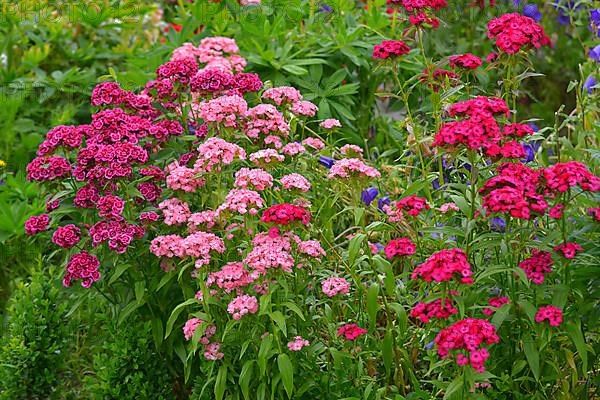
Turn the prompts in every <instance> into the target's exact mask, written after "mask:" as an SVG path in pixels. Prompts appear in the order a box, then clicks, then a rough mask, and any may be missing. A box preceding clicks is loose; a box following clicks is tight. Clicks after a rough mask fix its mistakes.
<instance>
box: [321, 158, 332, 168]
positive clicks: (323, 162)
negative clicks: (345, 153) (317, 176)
mask: <svg viewBox="0 0 600 400" xmlns="http://www.w3.org/2000/svg"><path fill="white" fill-rule="evenodd" d="M319 164H321V165H322V166H324V167H325V168H328V169H331V168H332V167H333V165H334V164H335V160H334V159H333V158H331V157H325V156H319Z"/></svg>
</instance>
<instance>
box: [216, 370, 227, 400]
mask: <svg viewBox="0 0 600 400" xmlns="http://www.w3.org/2000/svg"><path fill="white" fill-rule="evenodd" d="M225 385H227V365H221V368H219V372H218V373H217V380H216V381H215V400H223V396H224V395H225Z"/></svg>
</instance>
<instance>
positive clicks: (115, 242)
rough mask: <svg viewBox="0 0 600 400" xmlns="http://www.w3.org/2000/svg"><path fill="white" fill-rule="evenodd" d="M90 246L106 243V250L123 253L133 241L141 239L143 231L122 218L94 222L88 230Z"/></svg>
mask: <svg viewBox="0 0 600 400" xmlns="http://www.w3.org/2000/svg"><path fill="white" fill-rule="evenodd" d="M89 233H90V236H91V237H92V246H93V247H97V246H99V245H100V244H102V243H104V242H107V243H108V248H109V249H111V250H113V251H114V252H116V253H118V254H122V253H125V251H127V248H128V247H129V245H130V244H131V243H132V242H133V239H134V238H135V239H141V238H142V237H143V236H144V233H145V230H144V228H142V227H141V226H138V225H135V224H129V223H128V222H127V221H125V220H124V219H122V218H119V219H106V220H102V221H98V222H96V223H95V224H94V225H92V227H91V228H90V231H89Z"/></svg>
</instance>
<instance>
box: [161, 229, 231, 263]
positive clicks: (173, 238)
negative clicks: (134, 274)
mask: <svg viewBox="0 0 600 400" xmlns="http://www.w3.org/2000/svg"><path fill="white" fill-rule="evenodd" d="M211 251H216V252H217V253H223V252H225V243H224V242H223V239H221V238H220V237H218V236H216V235H215V234H212V233H207V232H195V233H192V234H191V235H189V236H187V237H185V238H183V237H181V236H179V235H166V236H157V237H156V238H154V239H153V240H152V242H151V243H150V252H151V253H152V254H154V255H155V256H157V257H167V258H172V257H177V258H184V257H192V258H195V259H196V268H199V267H201V266H203V265H207V264H209V263H210V259H211V257H210V252H211Z"/></svg>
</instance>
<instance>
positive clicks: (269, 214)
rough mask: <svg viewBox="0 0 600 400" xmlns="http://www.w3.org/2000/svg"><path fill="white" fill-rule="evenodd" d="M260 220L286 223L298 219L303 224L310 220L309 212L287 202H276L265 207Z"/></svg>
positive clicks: (278, 223)
mask: <svg viewBox="0 0 600 400" xmlns="http://www.w3.org/2000/svg"><path fill="white" fill-rule="evenodd" d="M260 220H261V221H262V222H267V223H269V222H272V223H274V224H277V225H288V224H290V223H292V222H294V221H300V222H301V223H302V224H303V225H306V224H308V223H309V222H310V212H308V211H307V210H305V209H304V208H302V207H298V206H296V205H293V204H289V203H283V204H276V205H273V206H271V207H269V208H267V209H266V210H265V211H264V212H263V215H262V217H261V219H260Z"/></svg>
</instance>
